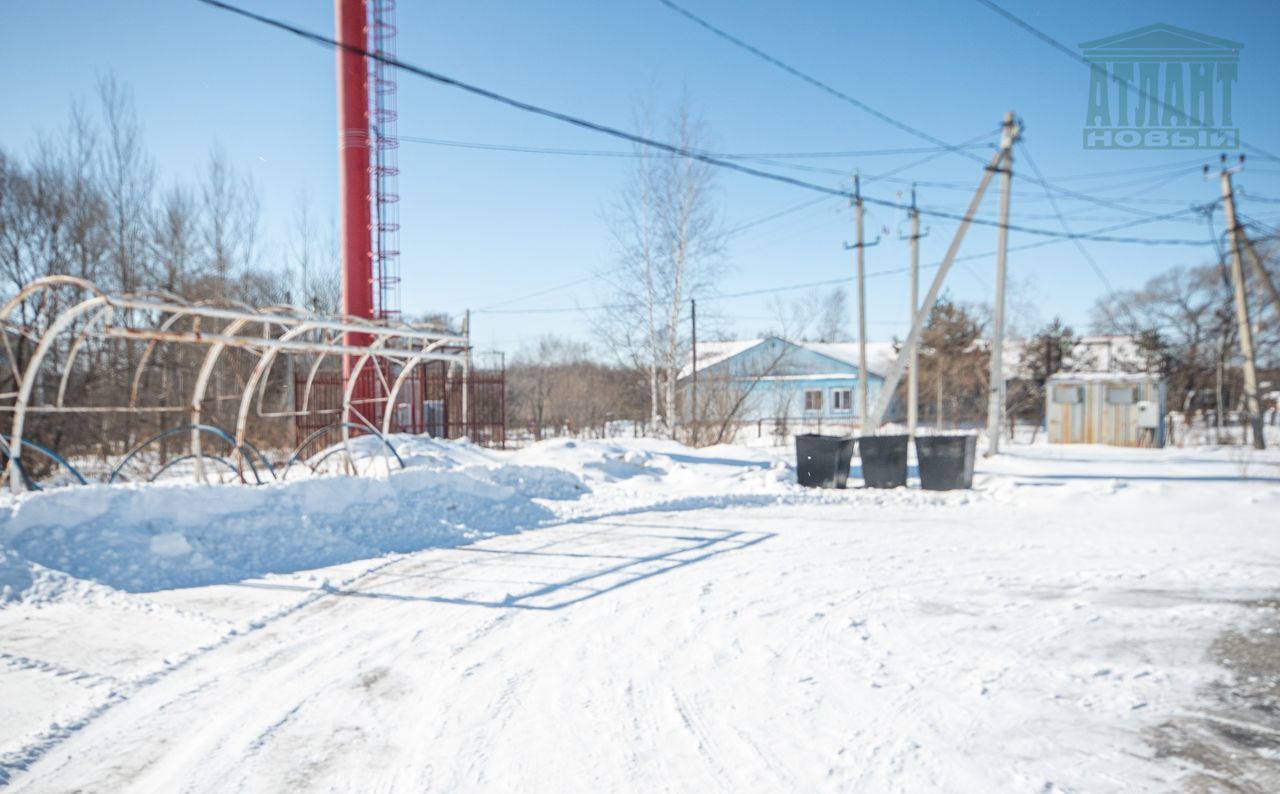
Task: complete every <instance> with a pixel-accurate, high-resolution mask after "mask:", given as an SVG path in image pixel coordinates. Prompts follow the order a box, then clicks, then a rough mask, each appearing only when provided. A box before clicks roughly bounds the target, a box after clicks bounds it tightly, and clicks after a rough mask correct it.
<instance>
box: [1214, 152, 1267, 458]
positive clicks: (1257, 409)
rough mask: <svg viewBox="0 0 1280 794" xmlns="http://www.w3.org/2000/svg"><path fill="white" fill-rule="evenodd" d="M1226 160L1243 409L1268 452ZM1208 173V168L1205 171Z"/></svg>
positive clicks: (1224, 187) (1225, 196)
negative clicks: (1263, 435)
mask: <svg viewBox="0 0 1280 794" xmlns="http://www.w3.org/2000/svg"><path fill="white" fill-rule="evenodd" d="M1226 159H1227V156H1226V155H1225V154H1224V155H1223V156H1222V161H1223V162H1222V201H1223V204H1224V206H1225V208H1226V214H1227V232H1228V234H1230V236H1231V286H1232V288H1233V289H1234V291H1235V302H1236V325H1237V326H1238V327H1239V331H1240V355H1241V356H1243V357H1244V405H1245V412H1246V413H1248V415H1249V425H1250V426H1251V427H1252V429H1253V446H1254V448H1255V449H1266V447H1267V442H1266V439H1264V438H1263V437H1262V407H1261V405H1259V403H1258V372H1257V369H1256V366H1255V363H1254V355H1253V325H1252V324H1250V322H1249V301H1248V297H1247V295H1246V292H1245V287H1244V263H1243V261H1242V260H1243V259H1244V254H1243V252H1242V251H1241V247H1242V245H1241V238H1242V237H1243V236H1244V230H1243V229H1241V228H1240V222H1239V221H1237V220H1236V204H1235V194H1234V192H1233V190H1232V187H1231V174H1232V173H1234V172H1235V171H1237V170H1239V168H1240V167H1241V166H1237V167H1236V168H1227V164H1226ZM1206 170H1207V167H1206Z"/></svg>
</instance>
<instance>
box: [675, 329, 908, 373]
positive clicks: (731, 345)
mask: <svg viewBox="0 0 1280 794" xmlns="http://www.w3.org/2000/svg"><path fill="white" fill-rule="evenodd" d="M764 341H765V340H764V339H763V338H760V339H734V340H730V341H724V342H698V370H699V371H702V370H704V369H707V368H708V367H712V366H715V365H716V364H719V363H720V362H721V361H724V360H726V359H730V358H733V357H734V356H736V355H738V354H739V353H744V352H746V351H747V350H750V349H751V348H753V347H755V346H756V345H759V344H762V343H763V342H764ZM784 341H790V340H784ZM791 344H793V345H795V346H796V347H800V348H804V349H806V350H810V351H812V352H814V353H817V354H819V355H823V356H826V357H827V358H831V359H834V360H836V361H840V362H842V363H845V364H849V365H851V366H854V367H856V366H858V343H857V342H791ZM897 355H898V354H897V352H896V351H895V349H894V343H893V342H867V371H868V372H870V373H872V374H873V375H880V376H883V375H884V374H885V373H886V372H888V371H889V367H890V366H891V365H892V364H893V360H894V359H895V358H897ZM692 373H693V368H692V367H691V366H690V364H688V363H686V364H685V366H684V368H683V369H681V370H680V377H681V378H686V377H688V376H689V375H691V374H692Z"/></svg>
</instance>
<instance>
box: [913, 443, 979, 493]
mask: <svg viewBox="0 0 1280 794" xmlns="http://www.w3.org/2000/svg"><path fill="white" fill-rule="evenodd" d="M977 449H978V437H977V436H976V435H973V434H968V435H955V436H917V437H916V460H917V461H918V462H919V464H920V487H921V488H924V489H926V490H930V491H951V490H955V489H959V488H972V487H973V457H974V453H975V452H977Z"/></svg>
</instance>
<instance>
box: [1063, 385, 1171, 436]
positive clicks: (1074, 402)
mask: <svg viewBox="0 0 1280 794" xmlns="http://www.w3.org/2000/svg"><path fill="white" fill-rule="evenodd" d="M1045 403H1046V404H1045V417H1046V424H1047V425H1048V434H1049V443H1051V444H1110V445H1112V446H1117V447H1162V446H1164V431H1165V427H1164V417H1165V384H1164V380H1163V379H1161V378H1160V376H1158V375H1153V374H1150V373H1145V372H1138V373H1128V372H1077V373H1059V374H1057V375H1053V376H1052V377H1050V378H1049V380H1048V382H1047V383H1046V385H1045Z"/></svg>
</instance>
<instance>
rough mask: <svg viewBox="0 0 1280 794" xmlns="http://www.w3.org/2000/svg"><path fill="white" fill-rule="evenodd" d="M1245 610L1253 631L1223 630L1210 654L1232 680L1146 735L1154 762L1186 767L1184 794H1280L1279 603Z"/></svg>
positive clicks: (1249, 605) (1257, 604)
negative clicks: (1279, 793) (1250, 615)
mask: <svg viewBox="0 0 1280 794" xmlns="http://www.w3.org/2000/svg"><path fill="white" fill-rule="evenodd" d="M1242 606H1245V607H1247V608H1249V609H1250V610H1251V611H1252V612H1253V613H1254V614H1255V617H1256V621H1255V622H1254V624H1253V625H1252V627H1251V628H1249V629H1248V630H1245V631H1235V630H1232V631H1226V632H1223V633H1222V634H1221V635H1219V636H1218V638H1217V639H1216V640H1215V641H1214V643H1213V645H1212V646H1211V647H1210V649H1209V658H1210V659H1211V660H1212V661H1213V662H1214V663H1215V664H1218V665H1221V666H1222V667H1224V668H1226V669H1227V670H1228V671H1229V672H1230V675H1229V676H1227V677H1225V678H1224V680H1222V681H1220V682H1218V683H1215V684H1213V685H1212V686H1210V687H1207V688H1206V689H1205V691H1204V692H1203V693H1202V697H1201V700H1200V702H1199V703H1197V704H1196V706H1195V707H1194V709H1193V710H1192V711H1191V712H1190V713H1188V714H1187V715H1185V716H1181V717H1176V718H1174V719H1172V720H1168V721H1166V722H1164V723H1161V724H1160V725H1158V726H1156V727H1155V728H1153V729H1152V730H1151V733H1150V735H1149V737H1148V738H1149V740H1150V742H1151V744H1152V745H1153V746H1154V748H1155V751H1156V756H1157V757H1158V758H1173V759H1177V760H1179V761H1181V762H1183V763H1184V764H1185V765H1186V767H1187V769H1188V770H1189V772H1190V774H1189V775H1188V777H1187V778H1186V780H1185V781H1184V785H1183V791H1185V792H1188V794H1220V793H1224V792H1231V793H1232V794H1270V793H1271V792H1276V791H1280V599H1263V600H1254V601H1248V602H1243V603H1242Z"/></svg>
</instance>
